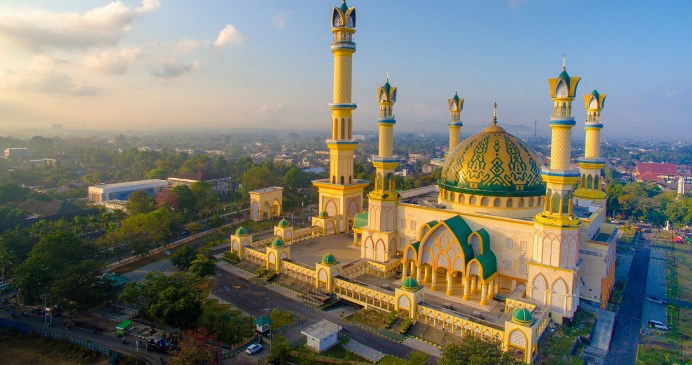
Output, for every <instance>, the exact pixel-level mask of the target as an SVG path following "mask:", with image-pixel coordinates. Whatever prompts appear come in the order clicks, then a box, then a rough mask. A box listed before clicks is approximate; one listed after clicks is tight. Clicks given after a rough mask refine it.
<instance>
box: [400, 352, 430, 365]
mask: <svg viewBox="0 0 692 365" xmlns="http://www.w3.org/2000/svg"><path fill="white" fill-rule="evenodd" d="M428 361H430V355H428V354H426V353H425V352H421V351H412V352H411V353H410V354H409V355H408V360H406V364H407V365H427V364H428Z"/></svg>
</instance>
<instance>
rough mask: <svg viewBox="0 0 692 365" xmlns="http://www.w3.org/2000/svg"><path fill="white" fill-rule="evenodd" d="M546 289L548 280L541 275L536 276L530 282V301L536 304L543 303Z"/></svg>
mask: <svg viewBox="0 0 692 365" xmlns="http://www.w3.org/2000/svg"><path fill="white" fill-rule="evenodd" d="M547 287H548V280H546V279H545V276H543V274H538V275H536V276H535V277H534V278H533V280H532V281H531V299H533V300H534V301H536V302H538V303H541V304H543V303H545V289H546V288H547Z"/></svg>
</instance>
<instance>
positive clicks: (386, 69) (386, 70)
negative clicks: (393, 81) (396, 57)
mask: <svg viewBox="0 0 692 365" xmlns="http://www.w3.org/2000/svg"><path fill="white" fill-rule="evenodd" d="M384 72H385V73H386V74H387V82H389V67H385V69H384Z"/></svg>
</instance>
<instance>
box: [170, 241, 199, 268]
mask: <svg viewBox="0 0 692 365" xmlns="http://www.w3.org/2000/svg"><path fill="white" fill-rule="evenodd" d="M195 258H197V252H195V249H194V248H192V246H190V245H185V246H183V247H181V248H179V249H178V250H177V251H175V253H173V255H171V263H172V264H173V265H175V266H177V267H178V269H180V270H187V269H188V268H189V267H190V264H191V263H192V261H194V260H195Z"/></svg>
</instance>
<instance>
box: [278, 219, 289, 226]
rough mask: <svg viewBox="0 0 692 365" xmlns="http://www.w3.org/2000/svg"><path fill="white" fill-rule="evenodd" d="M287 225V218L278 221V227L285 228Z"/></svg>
mask: <svg viewBox="0 0 692 365" xmlns="http://www.w3.org/2000/svg"><path fill="white" fill-rule="evenodd" d="M288 226H290V224H288V221H287V220H285V219H282V220H280V221H279V227H281V228H286V227H288Z"/></svg>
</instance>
